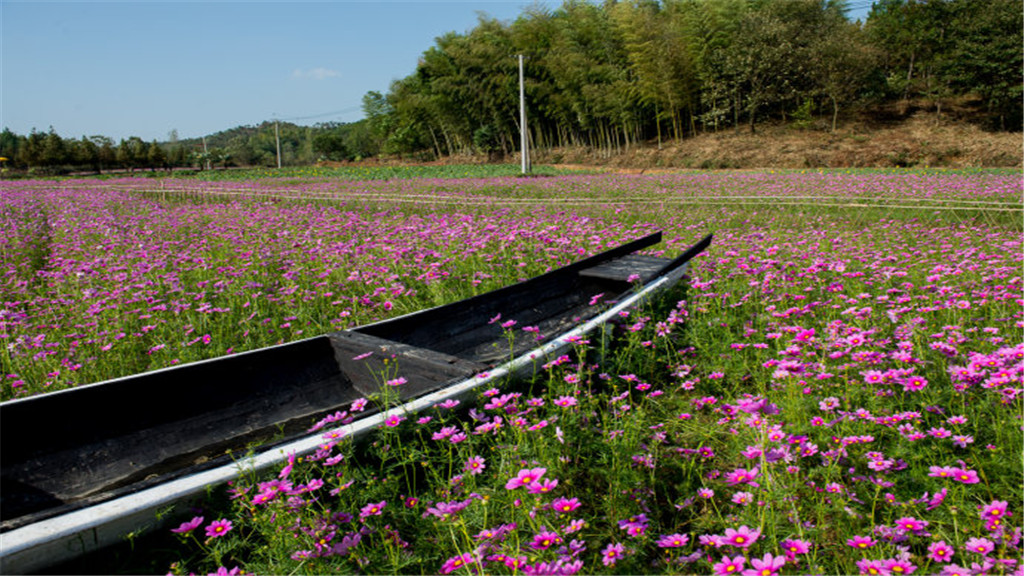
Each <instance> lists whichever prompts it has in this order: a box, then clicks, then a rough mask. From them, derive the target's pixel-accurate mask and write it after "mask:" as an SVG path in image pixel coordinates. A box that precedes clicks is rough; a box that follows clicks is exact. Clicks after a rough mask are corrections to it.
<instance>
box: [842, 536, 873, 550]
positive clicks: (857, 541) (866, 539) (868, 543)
mask: <svg viewBox="0 0 1024 576" xmlns="http://www.w3.org/2000/svg"><path fill="white" fill-rule="evenodd" d="M846 544H847V545H849V546H852V547H853V548H859V549H861V550H863V549H866V548H871V547H872V546H874V545H875V544H876V542H875V541H874V540H872V539H871V537H870V536H854V537H853V538H850V539H849V540H847V541H846Z"/></svg>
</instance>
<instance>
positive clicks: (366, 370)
mask: <svg viewBox="0 0 1024 576" xmlns="http://www.w3.org/2000/svg"><path fill="white" fill-rule="evenodd" d="M328 337H329V338H330V340H331V345H332V346H333V347H334V356H335V360H336V361H337V363H338V366H339V367H341V370H342V372H344V373H345V375H346V376H348V378H349V380H351V382H352V385H353V387H354V388H355V389H356V390H358V391H359V392H360V393H361V394H363V395H364V396H370V395H372V394H376V393H379V392H380V391H381V388H382V386H384V382H385V381H386V380H391V379H395V378H399V377H401V378H405V380H406V382H405V384H402V385H401V386H398V387H396V388H395V390H397V392H398V394H399V396H400V398H401V399H402V400H407V399H410V398H414V397H416V396H420V395H423V394H426V393H428V392H432V391H434V390H437V389H438V388H441V387H442V386H444V385H445V384H446V383H448V382H450V381H451V380H455V379H462V378H468V377H470V376H472V375H473V374H475V373H477V372H479V371H481V370H483V369H485V368H486V366H484V365H483V364H481V363H479V362H473V361H470V360H466V359H463V358H458V357H455V356H451V355H449V354H445V353H443V352H438V351H436V350H431V349H428V348H421V347H419V346H413V345H410V344H405V343H402V342H396V341H394V340H388V339H386V338H380V337H378V336H374V335H372V334H363V333H360V332H353V331H349V330H343V331H340V332H334V333H331V334H329V335H328ZM367 353H372V354H370V355H369V356H365V355H366V354H367ZM364 356H365V357H364Z"/></svg>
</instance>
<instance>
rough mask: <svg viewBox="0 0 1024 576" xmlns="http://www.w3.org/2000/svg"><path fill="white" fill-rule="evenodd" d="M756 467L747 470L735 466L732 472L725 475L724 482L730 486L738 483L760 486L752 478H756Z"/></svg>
mask: <svg viewBox="0 0 1024 576" xmlns="http://www.w3.org/2000/svg"><path fill="white" fill-rule="evenodd" d="M757 474H758V469H757V468H752V469H750V470H747V469H745V468H737V469H735V470H733V471H732V472H729V473H728V474H726V475H725V483H726V484H728V485H730V486H736V485H738V484H749V485H751V486H754V487H757V486H760V484H758V483H757V482H754V479H755V478H757Z"/></svg>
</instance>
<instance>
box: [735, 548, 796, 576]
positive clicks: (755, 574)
mask: <svg viewBox="0 0 1024 576" xmlns="http://www.w3.org/2000/svg"><path fill="white" fill-rule="evenodd" d="M785 565H786V559H785V558H783V557H782V556H772V555H771V553H770V552H769V553H768V554H765V555H764V557H763V558H760V559H759V558H752V559H751V560H750V566H751V567H750V568H748V569H746V570H744V571H743V576H772V575H773V574H778V572H779V570H780V569H781V568H782V567H783V566H785Z"/></svg>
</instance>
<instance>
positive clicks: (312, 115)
mask: <svg viewBox="0 0 1024 576" xmlns="http://www.w3.org/2000/svg"><path fill="white" fill-rule="evenodd" d="M362 109H363V107H362V106H350V107H348V108H343V109H341V110H335V111H333V112H324V113H322V114H311V115H309V116H294V117H291V118H277V117H276V116H275V117H274V119H275V120H284V121H285V122H291V121H293V120H312V119H313V118H323V117H326V116H337V115H339V114H346V113H348V112H356V111H359V110H362Z"/></svg>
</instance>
